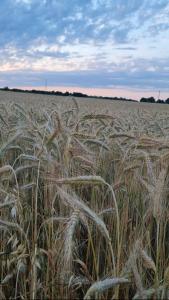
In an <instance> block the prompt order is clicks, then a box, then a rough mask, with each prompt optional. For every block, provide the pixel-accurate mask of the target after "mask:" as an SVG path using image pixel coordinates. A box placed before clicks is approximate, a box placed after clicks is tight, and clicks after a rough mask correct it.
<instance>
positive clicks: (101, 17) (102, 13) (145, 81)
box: [0, 0, 169, 98]
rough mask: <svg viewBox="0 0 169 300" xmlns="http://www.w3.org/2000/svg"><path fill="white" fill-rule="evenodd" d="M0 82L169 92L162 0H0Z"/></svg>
mask: <svg viewBox="0 0 169 300" xmlns="http://www.w3.org/2000/svg"><path fill="white" fill-rule="evenodd" d="M0 62H1V64H0V66H1V69H0V86H2V87H3V86H6V85H7V86H9V87H35V86H37V87H43V88H44V85H45V80H46V79H47V85H48V88H51V89H55V88H58V87H59V88H60V89H62V88H63V89H67V90H71V89H75V90H78V88H79V90H81V91H84V92H85V91H87V92H88V93H95V94H101V95H115V94H117V95H118V96H120V95H122V96H124V95H126V97H130V96H135V98H139V97H140V96H141V95H146V94H147V95H150V94H152V95H154V96H157V95H158V91H159V90H160V91H161V96H162V98H166V97H169V1H168V0H0Z"/></svg>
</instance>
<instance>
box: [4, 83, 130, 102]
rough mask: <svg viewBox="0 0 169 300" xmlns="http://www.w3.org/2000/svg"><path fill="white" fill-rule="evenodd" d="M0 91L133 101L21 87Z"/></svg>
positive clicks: (5, 88) (122, 99)
mask: <svg viewBox="0 0 169 300" xmlns="http://www.w3.org/2000/svg"><path fill="white" fill-rule="evenodd" d="M0 90H1V91H9V92H18V93H31V94H43V95H55V96H73V97H83V98H84V97H85V98H98V99H100V98H101V99H107V100H120V101H133V102H136V100H133V99H126V98H123V97H103V96H89V95H87V94H83V93H80V92H73V93H70V92H65V93H64V92H60V91H42V90H34V89H33V90H22V89H16V88H14V89H10V88H8V87H4V88H0Z"/></svg>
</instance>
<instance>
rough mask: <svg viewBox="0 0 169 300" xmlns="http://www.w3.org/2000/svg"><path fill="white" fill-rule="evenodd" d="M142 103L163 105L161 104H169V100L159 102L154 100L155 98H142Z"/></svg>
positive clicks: (159, 100)
mask: <svg viewBox="0 0 169 300" xmlns="http://www.w3.org/2000/svg"><path fill="white" fill-rule="evenodd" d="M140 102H145V103H161V104H169V98H167V99H166V100H162V99H158V100H157V101H156V100H155V99H154V97H149V98H144V97H143V98H141V99H140Z"/></svg>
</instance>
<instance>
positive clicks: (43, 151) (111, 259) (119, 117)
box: [0, 92, 169, 300]
mask: <svg viewBox="0 0 169 300" xmlns="http://www.w3.org/2000/svg"><path fill="white" fill-rule="evenodd" d="M168 200H169V106H168V105H161V104H155V105H153V104H142V103H130V102H117V101H108V100H98V99H97V100H94V99H74V98H71V97H68V98H64V97H56V96H44V95H33V94H21V93H11V92H0V299H49V300H50V299H53V300H54V299H72V300H73V299H100V300H107V299H169V242H168V241H169V204H168Z"/></svg>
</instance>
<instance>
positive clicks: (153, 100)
mask: <svg viewBox="0 0 169 300" xmlns="http://www.w3.org/2000/svg"><path fill="white" fill-rule="evenodd" d="M140 102H145V103H155V99H154V97H149V98H144V97H143V98H141V99H140Z"/></svg>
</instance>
